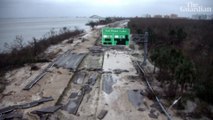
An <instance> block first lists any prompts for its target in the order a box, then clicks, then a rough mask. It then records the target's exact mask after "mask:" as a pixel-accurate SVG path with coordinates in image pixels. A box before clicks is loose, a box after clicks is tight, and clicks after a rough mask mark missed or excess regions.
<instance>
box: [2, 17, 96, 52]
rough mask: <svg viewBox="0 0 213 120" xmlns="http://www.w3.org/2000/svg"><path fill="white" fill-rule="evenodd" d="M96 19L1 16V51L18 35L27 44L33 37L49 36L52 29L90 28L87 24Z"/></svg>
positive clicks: (12, 42)
mask: <svg viewBox="0 0 213 120" xmlns="http://www.w3.org/2000/svg"><path fill="white" fill-rule="evenodd" d="M91 20H93V21H94V19H90V18H69V17H64V18H63V17H62V18H0V51H1V52H2V51H5V50H7V48H5V43H8V45H9V46H11V45H13V44H14V40H15V38H16V36H22V38H23V42H24V43H25V44H27V43H28V42H30V41H32V38H33V37H35V38H37V39H39V38H42V37H43V36H47V34H48V32H50V30H51V29H54V31H56V32H59V30H60V29H61V28H63V27H67V28H69V29H71V30H74V29H75V28H76V27H77V28H79V29H84V30H88V29H89V26H86V25H85V24H86V23H87V22H89V21H91Z"/></svg>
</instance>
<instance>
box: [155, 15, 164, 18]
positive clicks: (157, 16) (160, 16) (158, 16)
mask: <svg viewBox="0 0 213 120" xmlns="http://www.w3.org/2000/svg"><path fill="white" fill-rule="evenodd" d="M154 18H162V15H154Z"/></svg>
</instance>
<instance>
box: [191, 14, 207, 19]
mask: <svg viewBox="0 0 213 120" xmlns="http://www.w3.org/2000/svg"><path fill="white" fill-rule="evenodd" d="M192 19H195V20H207V15H206V14H195V15H192Z"/></svg>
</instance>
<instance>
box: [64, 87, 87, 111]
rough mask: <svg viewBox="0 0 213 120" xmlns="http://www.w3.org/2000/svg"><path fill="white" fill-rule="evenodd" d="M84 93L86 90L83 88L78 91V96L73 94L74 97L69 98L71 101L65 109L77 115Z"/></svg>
mask: <svg viewBox="0 0 213 120" xmlns="http://www.w3.org/2000/svg"><path fill="white" fill-rule="evenodd" d="M71 94H73V93H71ZM84 94H85V93H84V91H83V90H81V91H80V92H78V95H77V96H72V98H70V99H69V102H68V103H67V104H66V105H65V106H64V110H66V111H68V112H69V113H70V114H74V115H76V113H77V110H78V108H79V106H80V104H81V101H82V100H83V97H84Z"/></svg>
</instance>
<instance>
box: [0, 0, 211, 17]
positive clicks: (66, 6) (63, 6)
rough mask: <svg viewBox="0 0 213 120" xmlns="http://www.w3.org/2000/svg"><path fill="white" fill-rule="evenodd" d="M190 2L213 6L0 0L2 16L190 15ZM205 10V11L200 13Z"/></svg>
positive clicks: (149, 0) (174, 1)
mask: <svg viewBox="0 0 213 120" xmlns="http://www.w3.org/2000/svg"><path fill="white" fill-rule="evenodd" d="M189 2H192V3H193V4H197V5H198V6H202V7H203V8H207V7H208V8H211V11H210V12H207V14H213V0H191V1H190V0H0V17H3V18H7V17H65V16H68V17H69V16H71V17H75V16H87V17H88V16H91V15H94V14H95V15H99V16H103V17H106V16H124V17H128V16H132V17H133V16H143V15H145V14H147V13H148V14H151V15H154V14H163V15H165V14H171V13H176V14H178V15H179V16H191V15H192V14H196V12H183V11H181V10H180V8H181V7H186V6H187V4H188V3H189ZM201 13H202V12H201Z"/></svg>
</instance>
